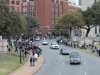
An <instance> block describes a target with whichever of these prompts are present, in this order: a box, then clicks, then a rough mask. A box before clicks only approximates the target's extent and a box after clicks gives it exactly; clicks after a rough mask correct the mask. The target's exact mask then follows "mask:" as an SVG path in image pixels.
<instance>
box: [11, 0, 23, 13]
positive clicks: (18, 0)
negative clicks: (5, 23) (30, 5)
mask: <svg viewBox="0 0 100 75" xmlns="http://www.w3.org/2000/svg"><path fill="white" fill-rule="evenodd" d="M9 9H10V11H11V10H16V11H17V12H18V13H19V14H22V0H9Z"/></svg>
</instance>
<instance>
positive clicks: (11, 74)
mask: <svg viewBox="0 0 100 75" xmlns="http://www.w3.org/2000/svg"><path fill="white" fill-rule="evenodd" d="M28 62H29V57H28V59H27V61H26V63H25V64H23V65H22V66H21V67H19V68H18V69H16V70H14V71H13V72H11V73H9V74H8V75H13V73H15V72H17V71H18V70H20V69H22V68H23V67H24V66H25V65H26V64H27V63H28Z"/></svg>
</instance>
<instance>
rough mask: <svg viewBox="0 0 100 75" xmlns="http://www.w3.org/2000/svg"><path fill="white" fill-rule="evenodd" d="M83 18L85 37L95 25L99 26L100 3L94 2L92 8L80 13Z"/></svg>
mask: <svg viewBox="0 0 100 75" xmlns="http://www.w3.org/2000/svg"><path fill="white" fill-rule="evenodd" d="M82 15H83V17H84V21H85V26H83V28H84V29H86V30H87V32H86V37H88V34H89V32H90V30H91V29H92V28H93V27H94V26H97V25H100V1H98V2H95V3H94V4H93V5H92V7H88V8H87V10H86V11H82Z"/></svg>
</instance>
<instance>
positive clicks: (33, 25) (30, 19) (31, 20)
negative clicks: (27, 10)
mask: <svg viewBox="0 0 100 75" xmlns="http://www.w3.org/2000/svg"><path fill="white" fill-rule="evenodd" d="M26 20H27V23H28V25H29V26H30V29H34V28H38V27H39V24H38V21H37V19H36V18H35V17H32V16H27V17H26Z"/></svg>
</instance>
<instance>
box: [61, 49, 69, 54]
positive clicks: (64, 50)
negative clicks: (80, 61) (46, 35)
mask: <svg viewBox="0 0 100 75" xmlns="http://www.w3.org/2000/svg"><path fill="white" fill-rule="evenodd" d="M60 54H62V55H69V54H70V52H69V50H68V49H61V50H60Z"/></svg>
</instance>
